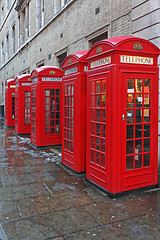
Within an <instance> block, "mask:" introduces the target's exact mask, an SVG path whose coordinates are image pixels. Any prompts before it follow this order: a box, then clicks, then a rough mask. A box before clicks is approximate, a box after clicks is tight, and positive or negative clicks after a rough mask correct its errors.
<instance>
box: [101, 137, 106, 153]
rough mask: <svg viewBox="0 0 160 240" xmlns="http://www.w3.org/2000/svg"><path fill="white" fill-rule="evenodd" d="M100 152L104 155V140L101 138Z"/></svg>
mask: <svg viewBox="0 0 160 240" xmlns="http://www.w3.org/2000/svg"><path fill="white" fill-rule="evenodd" d="M101 151H102V152H104V153H105V139H102V138H101Z"/></svg>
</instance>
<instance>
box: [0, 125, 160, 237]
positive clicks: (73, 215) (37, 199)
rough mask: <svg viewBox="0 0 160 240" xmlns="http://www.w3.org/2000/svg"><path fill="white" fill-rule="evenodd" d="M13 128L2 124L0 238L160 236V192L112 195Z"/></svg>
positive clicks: (0, 141) (0, 127) (0, 138)
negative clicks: (63, 164)
mask: <svg viewBox="0 0 160 240" xmlns="http://www.w3.org/2000/svg"><path fill="white" fill-rule="evenodd" d="M13 132H14V130H13V129H7V128H4V126H3V125H1V126H0V239H2V240H7V239H9V240H52V239H54V240H65V239H66V240H93V239H96V240H106V239H109V240H115V239H119V240H126V239H127V240H129V239H131V240H135V239H145V240H151V239H153V240H159V239H160V191H153V192H148V193H147V192H146V193H145V192H144V191H135V192H133V193H130V194H128V195H125V196H122V197H120V198H117V199H110V198H108V197H107V195H106V194H105V193H103V192H101V191H100V190H98V189H96V188H95V187H93V186H91V185H90V184H88V183H87V182H85V175H84V174H83V175H81V176H78V175H77V174H74V173H73V172H72V171H69V170H67V169H64V167H62V166H61V157H60V156H58V155H56V154H55V152H56V151H53V148H52V149H50V148H46V149H35V148H32V147H31V146H30V145H29V143H30V138H28V137H25V136H24V137H22V136H21V137H20V136H15V135H14V133H13ZM58 152H59V149H58Z"/></svg>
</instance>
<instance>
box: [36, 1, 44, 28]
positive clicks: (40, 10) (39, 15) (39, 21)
mask: <svg viewBox="0 0 160 240" xmlns="http://www.w3.org/2000/svg"><path fill="white" fill-rule="evenodd" d="M44 1H45V0H37V1H36V31H38V30H39V29H40V28H41V27H43V26H44V7H45V2H44Z"/></svg>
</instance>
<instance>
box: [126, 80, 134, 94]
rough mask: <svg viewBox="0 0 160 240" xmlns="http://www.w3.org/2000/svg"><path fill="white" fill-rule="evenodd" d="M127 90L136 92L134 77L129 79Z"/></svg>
mask: <svg viewBox="0 0 160 240" xmlns="http://www.w3.org/2000/svg"><path fill="white" fill-rule="evenodd" d="M127 92H128V93H134V79H127Z"/></svg>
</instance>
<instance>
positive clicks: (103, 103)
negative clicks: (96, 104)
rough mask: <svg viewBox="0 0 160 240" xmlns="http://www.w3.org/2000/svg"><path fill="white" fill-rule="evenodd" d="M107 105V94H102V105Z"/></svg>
mask: <svg viewBox="0 0 160 240" xmlns="http://www.w3.org/2000/svg"><path fill="white" fill-rule="evenodd" d="M105 106H106V95H105V94H102V95H101V107H105Z"/></svg>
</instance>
